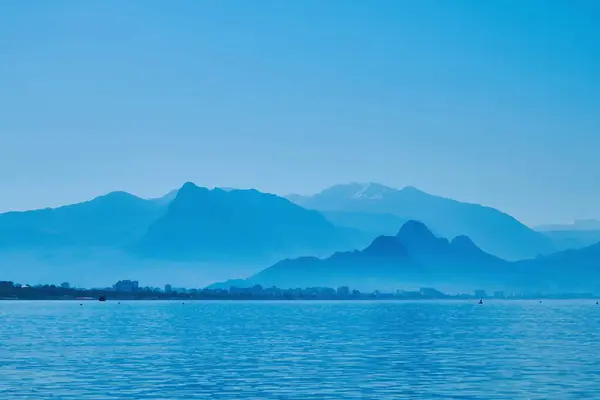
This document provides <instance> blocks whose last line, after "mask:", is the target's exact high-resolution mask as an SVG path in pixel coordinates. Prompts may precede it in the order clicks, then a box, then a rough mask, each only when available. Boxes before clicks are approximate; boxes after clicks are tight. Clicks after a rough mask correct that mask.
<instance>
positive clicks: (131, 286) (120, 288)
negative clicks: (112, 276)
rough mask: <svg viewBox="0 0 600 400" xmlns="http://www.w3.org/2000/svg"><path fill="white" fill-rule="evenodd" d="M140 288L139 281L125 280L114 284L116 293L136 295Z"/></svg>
mask: <svg viewBox="0 0 600 400" xmlns="http://www.w3.org/2000/svg"><path fill="white" fill-rule="evenodd" d="M139 288H140V283H139V282H138V281H130V280H124V281H119V282H117V283H115V284H114V286H113V289H114V290H115V291H116V292H125V293H134V292H137V291H138V289H139Z"/></svg>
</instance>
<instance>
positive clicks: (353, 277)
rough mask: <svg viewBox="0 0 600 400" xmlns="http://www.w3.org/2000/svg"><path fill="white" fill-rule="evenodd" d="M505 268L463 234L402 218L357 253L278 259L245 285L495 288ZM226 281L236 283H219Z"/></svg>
mask: <svg viewBox="0 0 600 400" xmlns="http://www.w3.org/2000/svg"><path fill="white" fill-rule="evenodd" d="M511 271H512V268H511V266H510V263H508V262H506V261H504V260H502V259H500V258H497V257H495V256H493V255H490V254H488V253H485V252H484V251H482V250H481V249H479V248H478V247H477V246H476V245H475V244H474V243H473V242H472V241H471V240H470V239H469V238H467V237H465V236H460V237H457V238H455V239H454V240H452V241H451V242H449V241H448V240H447V239H444V238H438V237H436V236H435V235H433V233H432V232H431V231H430V230H429V229H428V228H427V227H426V226H425V224H423V223H421V222H417V221H408V222H406V223H405V224H404V225H403V226H402V228H401V229H400V231H399V232H398V233H397V235H395V236H379V237H377V238H376V239H375V240H373V242H372V243H371V244H370V245H369V246H368V247H366V248H365V249H364V250H362V251H354V252H339V253H335V254H334V255H333V256H331V257H329V258H326V259H320V258H316V257H303V258H298V259H288V260H284V261H281V262H279V263H277V264H275V265H273V266H271V267H269V268H267V269H265V270H263V271H261V272H259V273H258V274H256V275H254V276H252V277H250V278H249V279H248V280H247V281H246V284H247V285H253V284H261V285H263V286H271V285H274V286H278V287H284V288H290V287H303V286H333V287H335V286H341V285H348V286H351V287H356V288H361V289H379V290H382V289H387V290H389V289H395V288H403V287H404V288H405V287H407V286H408V287H410V286H411V285H412V286H417V287H418V286H422V285H431V284H435V285H437V286H446V287H448V286H453V287H461V286H462V287H465V288H469V289H472V288H473V287H476V285H477V284H486V285H490V284H491V285H495V286H498V287H501V286H502V285H503V284H504V282H503V280H505V279H508V278H510V274H511V273H512V272H511ZM229 284H237V285H239V284H240V281H236V282H226V283H224V284H222V286H223V285H224V286H227V285H229ZM474 285H475V286H474Z"/></svg>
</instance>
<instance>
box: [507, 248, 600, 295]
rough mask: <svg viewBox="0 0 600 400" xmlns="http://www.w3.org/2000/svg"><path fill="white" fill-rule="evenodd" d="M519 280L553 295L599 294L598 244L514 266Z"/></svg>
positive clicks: (599, 261)
mask: <svg viewBox="0 0 600 400" xmlns="http://www.w3.org/2000/svg"><path fill="white" fill-rule="evenodd" d="M517 266H518V268H519V270H520V271H521V280H522V281H523V282H525V283H526V284H529V285H532V284H537V285H538V286H539V285H540V283H543V284H544V285H545V288H547V289H553V290H556V291H562V292H565V291H573V292H581V291H589V292H594V293H600V281H598V277H599V276H600V243H596V244H593V245H591V246H587V247H584V248H582V249H570V250H565V251H561V252H558V253H554V254H551V255H549V256H545V257H537V258H535V259H531V260H525V261H521V262H519V263H517Z"/></svg>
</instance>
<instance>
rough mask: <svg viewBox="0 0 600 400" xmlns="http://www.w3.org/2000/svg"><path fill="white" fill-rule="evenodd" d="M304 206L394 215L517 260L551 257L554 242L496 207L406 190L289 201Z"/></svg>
mask: <svg viewBox="0 0 600 400" xmlns="http://www.w3.org/2000/svg"><path fill="white" fill-rule="evenodd" d="M290 198H291V199H293V200H294V201H296V202H297V203H298V204H300V205H302V206H303V207H306V208H310V209H315V210H319V211H322V212H332V211H335V212H340V211H342V212H362V213H379V214H385V213H390V214H394V215H396V216H398V217H401V218H406V219H414V220H419V221H423V222H424V223H425V224H426V225H427V226H429V227H432V228H433V230H434V231H435V232H436V234H439V235H441V236H444V237H456V236H460V235H466V236H469V237H470V238H471V239H472V240H473V241H474V242H475V243H477V245H478V246H480V247H481V248H482V249H484V250H485V251H486V252H489V253H492V254H495V255H497V256H499V257H502V258H505V259H510V260H518V259H523V258H529V257H535V256H537V255H538V254H548V253H551V252H552V251H553V250H554V248H553V243H552V240H551V239H549V238H548V237H546V236H544V235H542V234H541V233H539V232H535V231H533V230H532V229H530V228H528V227H527V226H525V225H524V224H522V223H520V222H519V221H517V220H516V219H515V218H513V217H511V216H510V215H507V214H505V213H502V212H500V211H498V210H496V209H494V208H490V207H485V206H481V205H479V204H471V203H461V202H458V201H456V200H451V199H447V198H443V197H439V196H434V195H430V194H427V193H425V192H422V191H420V190H418V189H416V188H412V187H407V188H404V189H402V190H396V189H393V188H389V187H386V186H383V185H380V184H376V183H371V184H359V183H353V184H348V185H337V186H333V187H331V188H329V189H326V190H324V191H322V192H321V193H318V194H316V195H314V196H310V197H298V196H292V197H290Z"/></svg>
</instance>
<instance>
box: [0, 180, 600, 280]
mask: <svg viewBox="0 0 600 400" xmlns="http://www.w3.org/2000/svg"><path fill="white" fill-rule="evenodd" d="M415 221H421V222H419V223H416V222H415ZM399 227H402V229H400V230H399V231H398V229H399ZM553 232H558V231H544V232H540V231H535V230H532V229H530V228H529V227H527V226H525V225H524V224H522V223H520V222H519V221H517V220H516V219H515V218H513V217H511V216H509V215H507V214H505V213H502V212H500V211H498V210H496V209H493V208H489V207H484V206H481V205H477V204H470V203H462V202H458V201H455V200H451V199H446V198H442V197H438V196H434V195H430V194H427V193H425V192H422V191H420V190H418V189H416V188H411V187H409V188H404V189H401V190H397V189H393V188H389V187H387V186H383V185H380V184H375V183H371V184H348V185H337V186H334V187H332V188H329V189H326V190H324V191H323V192H321V193H318V194H316V195H314V196H298V195H290V196H287V197H281V196H277V195H273V194H268V193H262V192H259V191H257V190H252V189H250V190H238V189H231V188H215V189H208V188H203V187H198V186H196V185H195V184H193V183H186V184H184V185H183V186H182V187H181V188H179V189H176V190H173V191H171V192H169V193H167V194H166V195H164V196H162V197H159V198H154V199H142V198H139V197H137V196H134V195H132V194H129V193H125V192H113V193H109V194H107V195H104V196H100V197H97V198H95V199H92V200H90V201H86V202H82V203H78V204H73V205H67V206H63V207H58V208H54V209H50V208H48V209H41V210H33V211H24V212H8V213H4V214H0V274H1V276H0V279H13V280H24V279H27V280H28V281H30V282H32V283H36V282H35V280H36V279H38V278H39V279H45V282H44V281H42V282H40V283H46V282H48V279H49V278H52V277H56V278H55V279H57V280H59V279H60V280H72V281H73V282H78V279H83V278H81V277H86V280H85V283H86V284H88V285H89V283H90V282H103V283H104V282H107V279H111V280H112V279H115V278H117V277H123V278H129V277H131V278H139V279H145V278H148V277H149V276H152V277H153V279H155V282H157V283H159V282H163V283H164V282H170V283H178V282H177V281H176V280H175V279H180V283H179V284H190V282H192V281H193V282H194V284H196V285H200V284H208V283H210V282H211V281H213V282H214V281H215V280H224V279H227V278H231V277H245V276H250V275H252V274H253V273H255V272H256V271H259V270H260V269H261V268H264V267H265V266H267V265H273V268H274V269H273V270H271V269H269V271H276V270H278V268H280V267H279V266H278V265H281V264H280V263H277V261H279V260H282V259H283V260H286V261H282V263H283V264H285V265H288V264H289V265H292V264H293V265H294V266H295V267H294V268H297V269H298V267H296V266H298V265H300V264H302V265H309V264H310V267H309V268H316V267H314V265H324V266H326V267H325V270H328V269H329V268H330V267H331V266H336V267H335V268H333V271H335V270H336V268H341V265H342V264H348V265H355V266H357V267H356V268H359V266H360V265H362V264H361V263H369V265H377V266H378V267H373V268H379V266H384V265H388V266H389V265H391V264H392V262H391V260H392V259H394V260H396V261H398V260H401V261H402V262H401V263H400V264H402V265H404V266H405V267H406V271H405V272H406V274H405V276H406V277H411V276H412V277H420V278H419V279H421V278H422V277H423V276H427V274H430V273H432V271H435V275H433V276H435V277H436V279H437V278H440V277H445V276H446V275H447V277H448V280H446V281H447V282H454V281H453V278H452V275H453V274H455V272H456V271H458V270H465V268H466V269H467V270H468V271H469V274H471V275H473V276H475V277H476V276H478V274H479V273H480V272H481V271H488V269H487V268H488V267H492V266H493V267H494V268H497V269H498V270H499V271H504V270H502V269H501V268H500V267H499V266H501V265H515V263H509V261H515V260H522V259H533V261H531V260H530V261H522V262H521V263H517V264H518V265H525V266H529V265H532V264H530V263H531V262H535V263H536V264H535V265H540V263H541V262H542V261H543V262H544V263H546V264H548V265H556V263H557V262H558V261H556V260H562V258H560V257H574V260H575V261H576V262H581V263H582V264H585V265H590V264H589V261H588V257H591V255H592V254H595V253H594V252H593V250H587V247H586V246H587V245H591V244H593V243H591V240H592V239H593V238H595V236H593V235H594V234H595V232H596V231H593V230H581V231H577V232H581V233H582V234H586V235H590V238H589V239H588V241H581V240H579V241H576V242H573V243H572V244H573V245H572V246H570V247H573V248H579V247H586V249H581V251H582V252H583V253H579V252H575V253H569V254H570V255H568V256H560V254H553V253H554V252H555V250H556V249H559V250H560V249H565V248H567V243H568V242H567V241H565V240H564V238H556V237H553V235H556V234H555V233H553ZM570 232H571V231H570ZM442 237H453V238H454V239H453V240H451V241H447V240H446V239H441V238H442ZM599 240H600V239H599ZM594 243H595V242H594ZM358 248H360V249H363V250H361V251H357V250H355V249H358ZM588 252H589V253H588ZM575 254H584V255H583V256H579V255H577V256H576V255H575ZM556 257H558V258H556ZM579 257H582V258H581V259H580V258H579ZM296 259H297V260H300V261H295V260H296ZM369 260H371V261H369ZM373 260H380V261H381V260H388V261H386V262H383V261H381V262H380V261H378V262H374V261H373ZM504 260H508V261H504ZM396 261H394V265H396V264H395V263H396ZM299 263H300V264H299ZM473 265H479V266H482V265H483V266H485V268H483V269H473V268H472V266H473ZM440 266H444V267H445V269H440V268H438V267H440ZM275 267H276V268H275ZM360 268H362V267H360ZM360 268H359V269H360ZM394 268H395V267H394ZM507 268H508V267H507ZM510 268H512V267H510ZM536 268H537V267H536ZM552 268H554V269H556V267H552ZM586 268H588V270H589V268H591V267H586ZM384 269H385V268H384ZM533 269H535V268H533ZM533 269H531V271H533ZM300 270H302V268H299V269H298V271H300ZM386 271H387V272H386V273H391V271H392V270H389V271H388V270H386ZM528 271H530V270H529V269H528ZM397 272H398V271H397V269H393V273H394V274H396V273H397ZM261 273H262V272H261ZM361 273H362V274H363V278H364V279H367V278H368V274H366V272H364V271H363V272H361ZM264 274H266V275H261V276H263V277H264V276H269V274H272V272H267V271H266V270H265V271H264ZM327 274H330V275H331V274H333V275H331V276H335V274H334V273H333V272H327ZM423 274H426V275H423ZM530 275H531V276H534V274H533V273H532V274H530ZM273 276H275V275H273ZM394 276H396V275H394ZM429 276H431V275H429ZM489 276H491V275H489V274H488V275H486V276H485V279H488V277H489ZM297 278H298V283H299V282H301V281H302V279H304V281H306V282H309V281H311V280H312V279H313V278H311V277H310V274H309V275H307V276H306V278H302V277H301V276H300V275H299V276H298V277H297ZM451 278H452V279H451ZM463 278H464V277H463ZM463 278H461V279H463ZM269 279H271V278H269ZM277 279H279V278H275V277H274V278H273V281H277ZM328 279H329V278H328ZM390 279H391V278H390ZM394 279H396V278H394ZM444 279H446V278H444ZM464 279H466V278H464ZM464 279H463V280H464ZM469 279H471V278H469ZM478 279H479V278H478ZM329 280H331V279H329ZM377 280H379V278H377ZM421 280H422V279H421ZM316 282H317V281H315V283H316ZM425 282H429V281H425ZM464 282H467V283H468V282H469V281H468V280H464ZM107 283H108V282H107Z"/></svg>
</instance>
